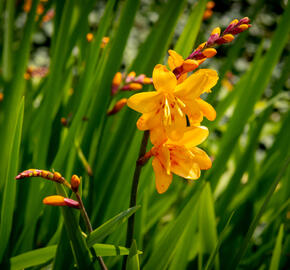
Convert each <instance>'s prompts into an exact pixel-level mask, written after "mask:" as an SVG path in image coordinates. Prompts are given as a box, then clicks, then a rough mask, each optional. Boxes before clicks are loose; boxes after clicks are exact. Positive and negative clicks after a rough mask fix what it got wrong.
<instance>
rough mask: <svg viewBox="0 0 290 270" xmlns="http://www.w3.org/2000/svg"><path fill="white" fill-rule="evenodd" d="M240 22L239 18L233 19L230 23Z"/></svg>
mask: <svg viewBox="0 0 290 270" xmlns="http://www.w3.org/2000/svg"><path fill="white" fill-rule="evenodd" d="M238 22H239V20H238V19H234V20H233V21H231V23H230V24H237V23H238Z"/></svg>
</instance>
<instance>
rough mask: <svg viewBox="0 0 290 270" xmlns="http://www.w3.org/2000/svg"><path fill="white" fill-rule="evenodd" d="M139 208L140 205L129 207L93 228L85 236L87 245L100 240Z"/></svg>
mask: <svg viewBox="0 0 290 270" xmlns="http://www.w3.org/2000/svg"><path fill="white" fill-rule="evenodd" d="M139 208H140V205H137V206H134V207H132V208H129V209H127V210H126V211H123V212H122V213H120V214H118V215H117V216H115V217H113V218H111V219H110V220H108V221H107V222H106V223H104V224H103V225H101V226H100V227H98V228H97V229H95V230H94V231H93V232H92V233H91V234H90V235H89V236H88V238H87V244H88V246H89V247H91V246H92V245H94V244H95V243H97V242H100V241H102V240H103V239H104V238H105V237H106V236H107V235H109V234H111V233H112V232H113V231H114V230H116V229H117V228H118V227H119V226H120V225H121V224H123V223H124V222H125V221H126V220H127V219H128V218H129V217H130V216H131V215H133V214H134V213H135V212H136V211H137V210H138V209H139Z"/></svg>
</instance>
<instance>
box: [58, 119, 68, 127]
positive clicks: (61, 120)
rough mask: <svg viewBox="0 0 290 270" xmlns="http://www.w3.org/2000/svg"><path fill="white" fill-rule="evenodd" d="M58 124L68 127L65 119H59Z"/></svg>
mask: <svg viewBox="0 0 290 270" xmlns="http://www.w3.org/2000/svg"><path fill="white" fill-rule="evenodd" d="M60 122H61V124H62V125H63V126H64V127H66V126H67V125H68V121H67V119H66V118H65V117H62V118H60Z"/></svg>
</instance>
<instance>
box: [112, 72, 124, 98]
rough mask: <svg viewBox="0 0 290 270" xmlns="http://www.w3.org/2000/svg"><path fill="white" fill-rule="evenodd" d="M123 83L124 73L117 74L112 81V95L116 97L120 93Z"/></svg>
mask: <svg viewBox="0 0 290 270" xmlns="http://www.w3.org/2000/svg"><path fill="white" fill-rule="evenodd" d="M121 82H122V73H121V72H117V73H116V74H115V76H114V78H113V81H112V89H111V94H112V95H115V94H116V93H117V92H118V90H119V86H120V84H121Z"/></svg>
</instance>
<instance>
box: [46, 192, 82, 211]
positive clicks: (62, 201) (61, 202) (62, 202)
mask: <svg viewBox="0 0 290 270" xmlns="http://www.w3.org/2000/svg"><path fill="white" fill-rule="evenodd" d="M42 202H43V203H44V204H47V205H53V206H68V207H72V208H77V209H78V208H80V204H79V202H77V201H75V200H72V199H69V198H65V197H63V196H60V195H54V196H48V197H46V198H44V199H43V201H42Z"/></svg>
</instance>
